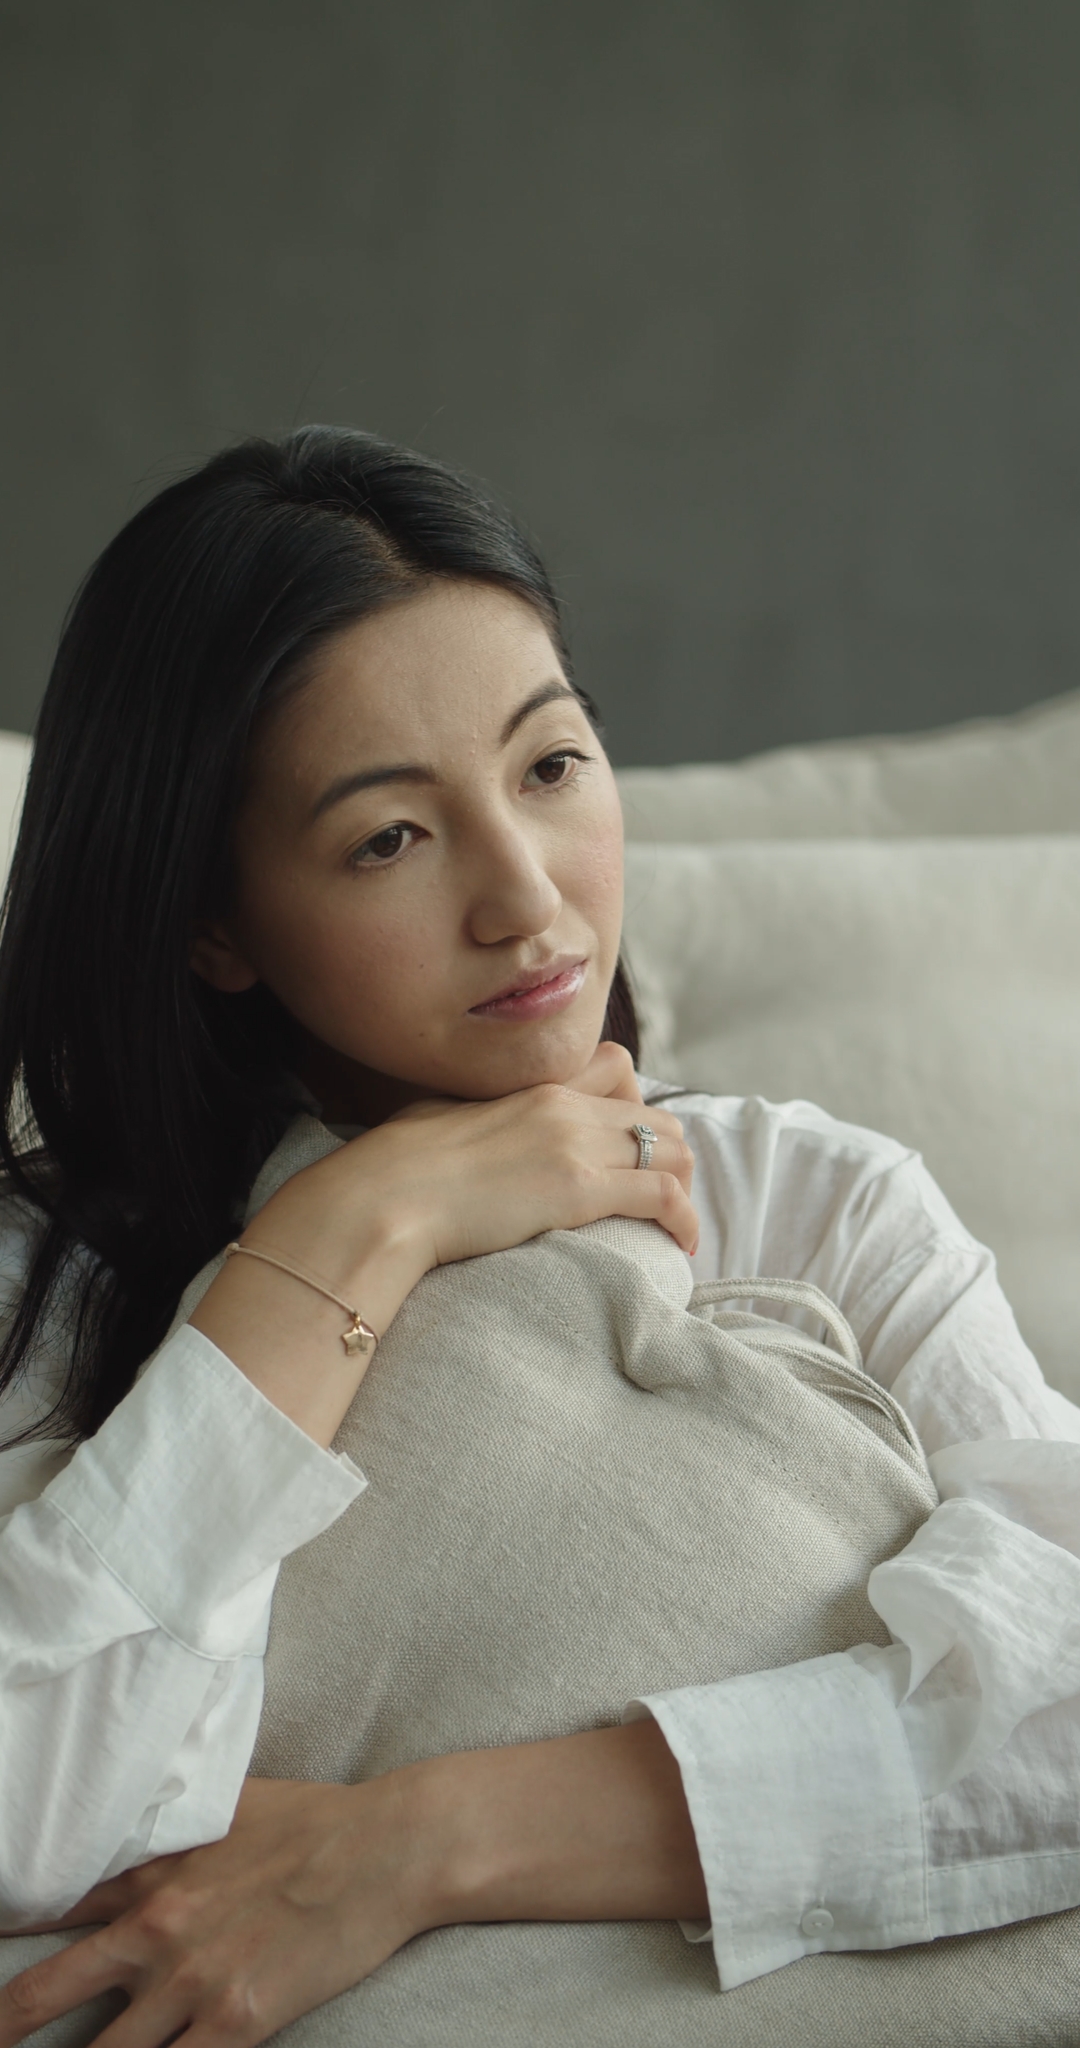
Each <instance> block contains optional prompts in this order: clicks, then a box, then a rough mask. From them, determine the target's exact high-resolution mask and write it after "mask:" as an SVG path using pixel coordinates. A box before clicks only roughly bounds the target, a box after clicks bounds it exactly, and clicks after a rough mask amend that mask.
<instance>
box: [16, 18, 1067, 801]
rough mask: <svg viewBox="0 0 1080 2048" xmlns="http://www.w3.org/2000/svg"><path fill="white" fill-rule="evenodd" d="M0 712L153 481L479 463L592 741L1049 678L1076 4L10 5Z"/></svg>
mask: <svg viewBox="0 0 1080 2048" xmlns="http://www.w3.org/2000/svg"><path fill="white" fill-rule="evenodd" d="M0 28H2V53H0V77H2V82H3V97H4V103H3V105H2V107H0V137H2V142H0V147H2V150H3V170H2V176H3V186H4V192H5V195H6V198H7V202H8V212H7V225H6V228H5V243H4V251H3V273H4V275H3V283H4V299H5V307H6V313H5V319H6V331H5V335H4V339H3V342H2V344H0V390H2V392H3V398H4V404H5V409H6V424H5V429H4V444H3V445H4V452H5V458H6V460H5V475H4V482H5V489H4V491H3V514H2V516H3V532H2V535H0V559H2V566H3V572H4V594H3V602H2V607H0V626H2V645H0V725H9V726H15V727H26V726H28V725H29V724H30V722H31V720H32V718H33V715H34V711H35V707H36V704H37V701H38V699H39V696H40V692H41V688H42V685H43V681H44V676H45V674H46V671H47V666H48V660H49V656H50V651H51V646H52V643H53V640H54V637H55V633H56V629H57V624H58V620H59V617H60V614H61V611H62V608H63V605H64V603H65V601H66V599H67V597H68V595H69V593H70V591H71V588H72V587H73V585H74V583H75V581H76V579H77V577H78V576H79V574H80V573H81V571H82V570H83V569H84V568H85V566H86V565H87V563H88V561H89V559H90V558H91V556H92V555H93V553H94V552H95V551H96V550H97V548H98V547H99V546H100V545H101V544H102V543H103V542H104V541H105V540H106V538H107V537H108V535H109V534H110V532H111V531H112V530H114V528H115V527H116V526H117V524H118V523H119V522H120V521H121V520H122V519H123V518H124V517H125V516H126V515H127V513H128V512H129V511H130V510H131V509H132V508H133V507H134V506H135V505H136V504H137V503H138V502H139V501H140V500H141V499H142V497H144V496H145V494H146V493H147V492H148V491H149V490H150V489H152V488H153V487H154V486H155V484H157V483H158V482H160V481H162V480H164V479H165V478H167V477H168V476H170V475H171V474H173V473H174V472H175V470H176V468H177V467H178V466H180V465H182V464H185V463H187V462H190V461H192V460H194V459H196V458H198V457H199V456H200V455H202V454H203V453H206V452H209V451H210V450H211V449H213V448H214V447H215V446H216V445H218V444H219V443H221V442H222V441H223V440H226V439H229V438H232V437H233V436H235V435H236V434H238V433H240V432H243V431H247V430H251V429H259V430H276V429H280V428H284V427H288V426H289V425H291V424H293V423H296V422H299V421H301V420H304V419H308V418H322V419H335V420H344V421H353V422H360V423H362V424H365V425H368V426H371V427H375V428H377V429H379V430H381V431H382V432H384V433H387V434H390V435H392V436H395V437H399V438H402V439H405V440H409V441H413V442H415V443H417V444H418V445H420V446H422V447H425V448H427V449H430V450H432V451H433V452H436V453H439V454H442V455H445V456H447V457H449V458H450V459H451V460H453V461H456V462H460V463H462V464H464V465H466V466H467V467H469V468H471V469H473V470H474V471H476V472H479V473H480V474H481V475H483V476H486V477H487V478H488V479H489V480H490V481H491V482H492V483H493V484H494V485H495V486H496V487H497V488H498V489H499V490H500V491H501V492H502V493H503V494H504V495H506V496H507V497H508V498H509V499H510V501H511V503H512V504H513V505H514V506H515V507H516V509H517V510H518V512H519V513H520V514H521V515H522V516H523V517H524V519H525V520H526V521H527V522H528V524H529V525H530V527H531V529H532V531H533V533H534V534H535V535H536V537H537V538H538V540H539V542H540V544H541V546H542V548H543V549H544V550H545V551H546V553H547V555H548V557H549V559H550V560H551V562H552V563H553V565H554V567H555V569H556V571H557V573H558V574H559V576H560V577H561V580H562V583H563V587H564V589H565V592H566V595H567V598H568V600H569V605H570V612H571V620H572V627H573V633H574V640H575V645H576V650H577V655H578V662H579V669H580V672H581V673H582V676H583V679H584V680H586V681H587V682H588V683H589V684H590V686H591V687H592V688H593V689H594V690H595V692H596V694H597V695H598V696H599V697H600V699H601V701H602V703H603V705H604V707H605V709H606V711H607V713H608V717H609V727H610V732H611V737H612V744H613V751H614V752H615V754H616V756H617V758H619V759H621V760H623V761H626V762H632V761H644V760H650V759H651V760H659V761H670V760H675V759H679V758H685V757H693V756H697V757H709V756H715V755H734V754H737V753H740V752H743V751H746V750H747V749H750V748H755V747H759V746H764V745H768V744H770V743H773V742H777V741H781V740H785V739H795V738H804V737H807V736H816V735H829V734H836V733H842V732H851V731H859V730H869V729H888V728H893V729H899V728H911V727H915V726H918V725H922V724H933V723H938V722H941V721H945V720H948V719H952V718H957V717H963V716H966V715H968V714H971V713H976V712H984V711H998V710H1007V709H1009V708H1011V707H1013V706H1018V705H1020V704H1022V703H1024V702H1027V701H1030V700H1032V699H1035V698H1038V697H1041V696H1045V695H1049V694H1051V693H1053V692H1054V691H1057V690H1061V689H1064V688H1067V687H1070V686H1072V685H1073V684H1075V683H1077V682H1078V681H1080V662H1078V659H1077V656H1078V652H1080V575H1078V573H1077V569H1078V564H1077V541H1078V536H1080V375H1078V365H1080V267H1078V261H1077V258H1078V253H1080V232H1078V230H1080V119H1078V114H1077V107H1078V94H1080V6H1078V5H1077V0H967V4H964V0H384V4H380V5H371V4H365V0H173V4H164V0H17V4H11V0H5V4H3V5H2V6H0Z"/></svg>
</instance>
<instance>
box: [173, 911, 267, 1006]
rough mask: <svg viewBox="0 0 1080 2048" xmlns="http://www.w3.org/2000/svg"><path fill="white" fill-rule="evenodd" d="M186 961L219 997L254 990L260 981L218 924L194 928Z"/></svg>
mask: <svg viewBox="0 0 1080 2048" xmlns="http://www.w3.org/2000/svg"><path fill="white" fill-rule="evenodd" d="M189 959H190V962H191V969H192V972H193V973H194V974H198V975H200V976H201V978H202V980H203V981H208V982H209V984H210V986H211V988H216V989H217V990H218V991H219V992H220V994H222V995H227V996H238V995H242V994H243V992H244V990H245V989H247V988H254V986H255V983H256V982H257V981H258V979H259V977H258V975H257V974H256V972H255V969H254V968H253V967H249V965H248V963H247V961H246V960H245V959H244V956H243V954H242V953H240V952H239V951H238V950H237V948H236V946H235V945H234V944H233V941H232V940H231V939H230V937H229V935H228V933H227V932H226V931H225V930H224V928H223V927H222V926H221V925H219V924H204V925H197V926H196V927H195V930H194V937H193V938H192V942H191V953H190V955H189Z"/></svg>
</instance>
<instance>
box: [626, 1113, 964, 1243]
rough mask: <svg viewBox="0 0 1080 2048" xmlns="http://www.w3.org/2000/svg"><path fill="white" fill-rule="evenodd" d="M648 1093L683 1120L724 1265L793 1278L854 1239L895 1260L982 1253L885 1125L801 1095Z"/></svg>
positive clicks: (706, 1218)
mask: <svg viewBox="0 0 1080 2048" xmlns="http://www.w3.org/2000/svg"><path fill="white" fill-rule="evenodd" d="M642 1093H643V1095H644V1097H645V1100H646V1102H647V1103H652V1104H655V1105H657V1106H659V1105H660V1104H661V1103H662V1104H663V1106H664V1107H665V1108H666V1109H668V1110H670V1111H671V1112H672V1114H673V1115H675V1116H677V1117H678V1118H679V1120H680V1122H681V1123H682V1126H683V1131H684V1133H685V1136H686V1139H687V1142H688V1144H689V1145H690V1147H691V1150H692V1151H693V1153H694V1158H695V1176H694V1201H695V1204H696V1206H697V1208H698V1210H699V1213H700V1214H701V1216H702V1223H703V1226H704V1228H703V1238H704V1237H706V1236H707V1237H709V1238H713V1237H715V1238H716V1240H717V1255H719V1256H723V1258H724V1268H725V1270H726V1271H728V1272H731V1271H734V1270H735V1268H736V1266H739V1267H740V1268H741V1269H742V1270H746V1271H749V1272H764V1271H765V1270H766V1268H767V1267H768V1266H769V1265H770V1262H772V1266H771V1270H774V1271H777V1272H779V1271H787V1272H791V1273H797V1272H799V1271H801V1270H803V1269H804V1268H806V1267H808V1266H809V1265H810V1264H811V1263H813V1264H815V1265H818V1264H820V1263H821V1262H822V1259H823V1255H824V1254H825V1252H826V1249H827V1250H828V1253H829V1255H830V1256H829V1257H828V1260H827V1264H828V1265H829V1266H830V1267H832V1266H835V1267H836V1269H837V1270H839V1269H840V1268H842V1267H843V1266H844V1265H845V1263H846V1262H847V1261H848V1260H849V1259H850V1258H851V1255H852V1252H853V1250H854V1248H855V1247H856V1246H858V1248H859V1250H860V1251H861V1252H866V1253H869V1252H870V1250H871V1247H872V1248H873V1255H874V1257H875V1259H877V1260H879V1261H884V1262H886V1263H887V1264H890V1265H891V1264H894V1263H895V1262H896V1261H898V1260H900V1259H903V1258H909V1257H912V1256H914V1255H915V1254H916V1253H917V1252H919V1251H922V1252H925V1251H926V1250H927V1249H928V1248H929V1247H930V1246H931V1245H934V1246H939V1247H940V1246H943V1245H945V1244H948V1245H951V1246H952V1247H953V1248H954V1249H956V1250H962V1251H963V1252H964V1254H965V1256H969V1257H972V1256H978V1255H981V1247H977V1246H976V1244H975V1240H974V1239H973V1238H972V1237H971V1235H970V1233H969V1232H968V1231H967V1230H965V1228H964V1226H963V1224H962V1223H961V1222H960V1220H959V1218H958V1217H957V1216H956V1214H955V1212H954V1210H953V1209H952V1208H951V1206H950V1204H949V1202H948V1201H947V1200H946V1197H945V1196H944V1194H943V1193H942V1191H941V1189H940V1188H939V1187H938V1185H937V1183H936V1181H935V1180H934V1179H933V1176H932V1175H931V1174H930V1173H929V1172H928V1170H927V1168H926V1167H925V1166H924V1164H923V1161H922V1159H921V1157H920V1155H919V1154H918V1152H916V1151H914V1150H913V1149H912V1148H911V1147H910V1146H908V1145H905V1144H903V1143H902V1142H900V1141H899V1140H897V1139H895V1138H891V1137H888V1136H887V1135H885V1134H884V1133H883V1132H880V1131H873V1130H868V1129H865V1128H864V1127H863V1126H862V1125H859V1124H850V1123H845V1122H844V1121H843V1120H842V1119H841V1118H839V1117H835V1116H832V1115H830V1113H829V1111H828V1110H825V1109H822V1108H820V1107H819V1106H818V1105H817V1104H816V1103H812V1102H804V1101H801V1100H795V1101H791V1102H770V1101H769V1100H767V1098H765V1097H764V1096H760V1095H710V1094H708V1093H706V1092H704V1091H699V1090H691V1089H683V1088H675V1087H671V1086H667V1085H665V1084H663V1083H661V1082H654V1081H651V1080H644V1079H643V1082H642ZM721 1244H722V1245H723V1247H725V1248H726V1250H725V1251H724V1252H721V1251H720V1246H721ZM733 1260H734V1262H735V1263H734V1264H733V1263H732V1261H733ZM750 1260H753V1262H754V1263H752V1264H751V1263H749V1261H750ZM781 1260H782V1261H783V1262H784V1263H783V1265H781V1264H778V1263H776V1262H777V1261H781Z"/></svg>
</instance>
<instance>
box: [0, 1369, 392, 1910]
mask: <svg viewBox="0 0 1080 2048" xmlns="http://www.w3.org/2000/svg"><path fill="white" fill-rule="evenodd" d="M2 1420H3V1416H2V1414H0V1422H2ZM53 1462H54V1461H53V1460H50V1459H48V1458H43V1459H42V1467H43V1469H44V1470H45V1471H47V1470H48V1467H49V1465H50V1463H53ZM20 1463H24V1461H23V1460H20ZM30 1476H31V1475H30V1474H29V1472H28V1471H27V1470H26V1469H25V1465H24V1470H23V1472H22V1473H21V1474H20V1478H21V1480H22V1486H23V1488H25V1486H26V1483H27V1482H28V1480H29V1479H30ZM363 1484H364V1482H363V1479H362V1477H361V1475H360V1474H358V1473H357V1472H356V1470H355V1468H354V1467H352V1466H351V1465H350V1464H348V1463H347V1462H346V1461H342V1460H339V1459H337V1458H334V1457H331V1456H328V1455H327V1453H326V1452H325V1451H322V1450H320V1449H318V1448H317V1446H316V1445H315V1444H314V1443H313V1442H312V1441H311V1439H310V1438H309V1437H308V1436H306V1435H305V1434H304V1433H303V1432H301V1431H300V1430H299V1429H297V1428H296V1427H295V1426H294V1425H293V1424H292V1423H291V1422H289V1421H288V1420H287V1418H286V1417H285V1416H284V1415H282V1414H281V1413H280V1412H279V1411H278V1410H277V1409H276V1408H274V1407H272V1406H271V1404H270V1403H269V1402H267V1401H265V1400H264V1399H263V1397H262V1396H261V1395H260V1394H259V1393H257V1392H256V1390H255V1388H254V1387H252V1386H251V1385H250V1384H249V1383H248V1381H247V1380H246V1379H244V1378H243V1377H242V1376H241V1374H239V1373H237V1372H235V1371H234V1369H233V1368H232V1366H231V1365H230V1364H229V1362H228V1360H226V1359H224V1358H222V1357H221V1355H220V1353H218V1352H217V1351H215V1349H214V1347H213V1346H212V1345H211V1344H209V1343H207V1341H206V1339H205V1338H203V1337H200V1336H197V1335H196V1334H195V1333H194V1332H192V1331H189V1330H181V1331H179V1332H178V1333H177V1334H176V1336H175V1337H173V1338H172V1339H171V1340H170V1342H169V1343H168V1344H167V1345H166V1346H165V1347H164V1349H163V1350H162V1351H161V1352H160V1353H159V1354H158V1357H157V1358H156V1360H155V1361H154V1363H153V1364H152V1365H151V1366H150V1367H149V1369H148V1370H147V1372H146V1373H145V1374H144V1375H143V1378H142V1379H141V1380H140V1382H139V1384H138V1385H137V1386H136V1388H135V1389H134V1390H133V1392H132V1393H131V1394H130V1395H129V1396H128V1397H127V1399H126V1400H125V1401H123V1402H122V1403H121V1404H120V1406H119V1407H118V1408H117V1409H116V1410H115V1411H114V1413H113V1415H112V1416H110V1418H109V1420H108V1421H107V1422H106V1423H105V1424H104V1426H103V1428H102V1429H101V1430H100V1431H99V1432H98V1434H97V1436H96V1437H94V1438H93V1439H92V1440H91V1441H90V1442H89V1443H86V1444H84V1445H82V1446H81V1447H80V1449H79V1450H78V1451H77V1452H76V1453H75V1454H74V1456H73V1457H71V1458H70V1460H69V1461H68V1463H67V1464H66V1465H65V1466H64V1469H62V1470H61V1471H60V1472H59V1473H58V1474H57V1475H56V1476H55V1477H54V1478H52V1479H51V1480H50V1482H49V1483H48V1484H47V1485H46V1486H45V1487H44V1490H43V1491H42V1492H41V1493H40V1495H39V1496H38V1497H37V1498H31V1499H24V1500H23V1501H22V1502H21V1503H20V1504H19V1505H18V1506H17V1507H15V1509H14V1510H13V1512H12V1513H11V1514H9V1515H8V1516H7V1517H6V1519H5V1520H3V1521H2V1522H0V1926H3V1927H6V1928H9V1929H10V1928H11V1927H13V1926H18V1925H20V1924H24V1923H25V1922H27V1921H35V1920H39V1919H41V1918H42V1917H51V1916H54V1915H56V1914H59V1913H62V1912H64V1911H65V1910H66V1908H67V1907H68V1906H69V1905H71V1904H72V1903H73V1902H74V1901H75V1900H76V1899H78V1898H80V1897H81V1896H82V1894H83V1893H84V1892H85V1891H86V1890H87V1889H88V1887H89V1886H90V1885H92V1884H94V1883H96V1882H97V1881H98V1880H99V1879H100V1878H101V1877H102V1876H103V1875H104V1874H105V1873H107V1872H109V1871H112V1870H118V1869H124V1868H126V1867H127V1866H128V1865H129V1864H131V1863H133V1862H135V1861H137V1860H138V1859H139V1858H140V1857H143V1856H147V1855H154V1854H156V1853H158V1852H159V1851H160V1850H163V1849H172V1848H175V1847H178V1846H180V1845H182V1844H183V1845H186V1844H187V1843H190V1842H192V1841H199V1840H203V1841H207V1840H211V1839H213V1838H214V1837H215V1836H217V1835H221V1834H223V1833H224V1832H225V1830H226V1829H227V1827H228V1825H229V1821H230V1819H231V1816H232V1813H233V1809H234V1807H235V1803H236V1799H237V1795H238V1793H239V1790H240V1787H241V1785H242V1783H243V1777H244V1772H245V1770H246V1769H247V1763H248V1759H249V1757H250V1754H251V1747H252V1743H253V1741H254V1737H255V1731H256V1728H257V1726H258V1719H259V1712H260V1708H261V1704H262V1663H261V1660H262V1652H263V1648H264V1645H265V1640H266V1630H267V1625H268V1617H269V1607H270V1599H271V1596H272V1593H273V1587H274V1580H275V1575H276V1569H277V1565H278V1563H279V1562H280V1559H281V1558H282V1557H283V1556H284V1555H286V1554H287V1553H288V1552H289V1551H290V1550H292V1549H295V1548H296V1547H297V1546H298V1545H299V1544H301V1543H305V1542H308V1541H309V1540H310V1539H311V1538H312V1537H313V1536H315V1535H317V1534H318V1533H320V1531H321V1530H322V1529H324V1528H326V1527H328V1526H329V1524H330V1523H331V1522H332V1521H333V1520H334V1519H335V1518H336V1517H337V1516H338V1515H339V1514H340V1513H341V1512H342V1511H343V1509H344V1508H346V1507H347V1506H348V1505H349V1504H350V1502H352V1501H353V1500H355V1499H356V1497H357V1495H358V1494H359V1493H360V1492H361V1491H362V1489H363Z"/></svg>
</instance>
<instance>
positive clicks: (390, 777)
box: [307, 682, 581, 825]
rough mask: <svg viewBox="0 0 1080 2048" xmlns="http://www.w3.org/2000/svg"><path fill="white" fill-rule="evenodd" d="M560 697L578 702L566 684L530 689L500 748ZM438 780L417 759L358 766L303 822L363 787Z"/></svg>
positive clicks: (509, 721)
mask: <svg viewBox="0 0 1080 2048" xmlns="http://www.w3.org/2000/svg"><path fill="white" fill-rule="evenodd" d="M562 697H568V698H569V699H570V700H571V702H572V703H574V704H579V703H580V702H581V699H580V698H579V696H578V694H577V691H576V690H572V689H571V688H570V686H569V684H568V683H563V682H550V683H542V684H541V686H540V688H539V689H538V690H534V691H533V693H532V695H531V697H526V699H525V702H524V703H523V704H519V705H518V708H517V710H516V711H513V712H511V714H510V717H509V718H508V719H507V721H506V724H505V725H504V726H503V729H502V732H501V733H500V734H499V745H500V747H505V746H508V745H509V743H510V741H511V740H512V739H513V737H514V734H515V733H516V732H517V730H518V727H519V726H522V725H524V723H525V720H526V719H527V718H531V717H532V715H533V712H534V711H542V710H543V708H544V706H545V704H555V703H557V702H558V700H559V699H560V698H562ZM438 780H439V778H438V775H437V774H436V772H435V770H434V768H428V767H425V766H424V764H423V762H420V761H402V762H400V763H398V764H396V765H395V766H394V767H392V768H360V769H358V770H357V772H356V773H355V774H354V775H339V776H338V777H337V780H336V781H335V782H331V783H330V784H329V786H328V788H326V789H324V790H323V793H322V795H321V797H320V798H319V800H318V802H317V803H316V804H314V805H313V806H312V808H311V810H310V811H309V812H308V816H307V822H308V824H309V825H314V824H315V823H316V822H317V820H318V819H319V818H322V817H324V816H325V814H326V812H327V811H329V810H332V809H333V807H334V805H335V804H340V803H344V801H345V799H346V797H350V796H358V795H359V794H360V792H361V791H362V790H365V789H379V788H382V787H384V786H385V785H386V784H387V783H393V782H412V783H420V784H425V783H426V784H427V785H428V786H429V787H430V785H431V784H432V783H436V782H438Z"/></svg>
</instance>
